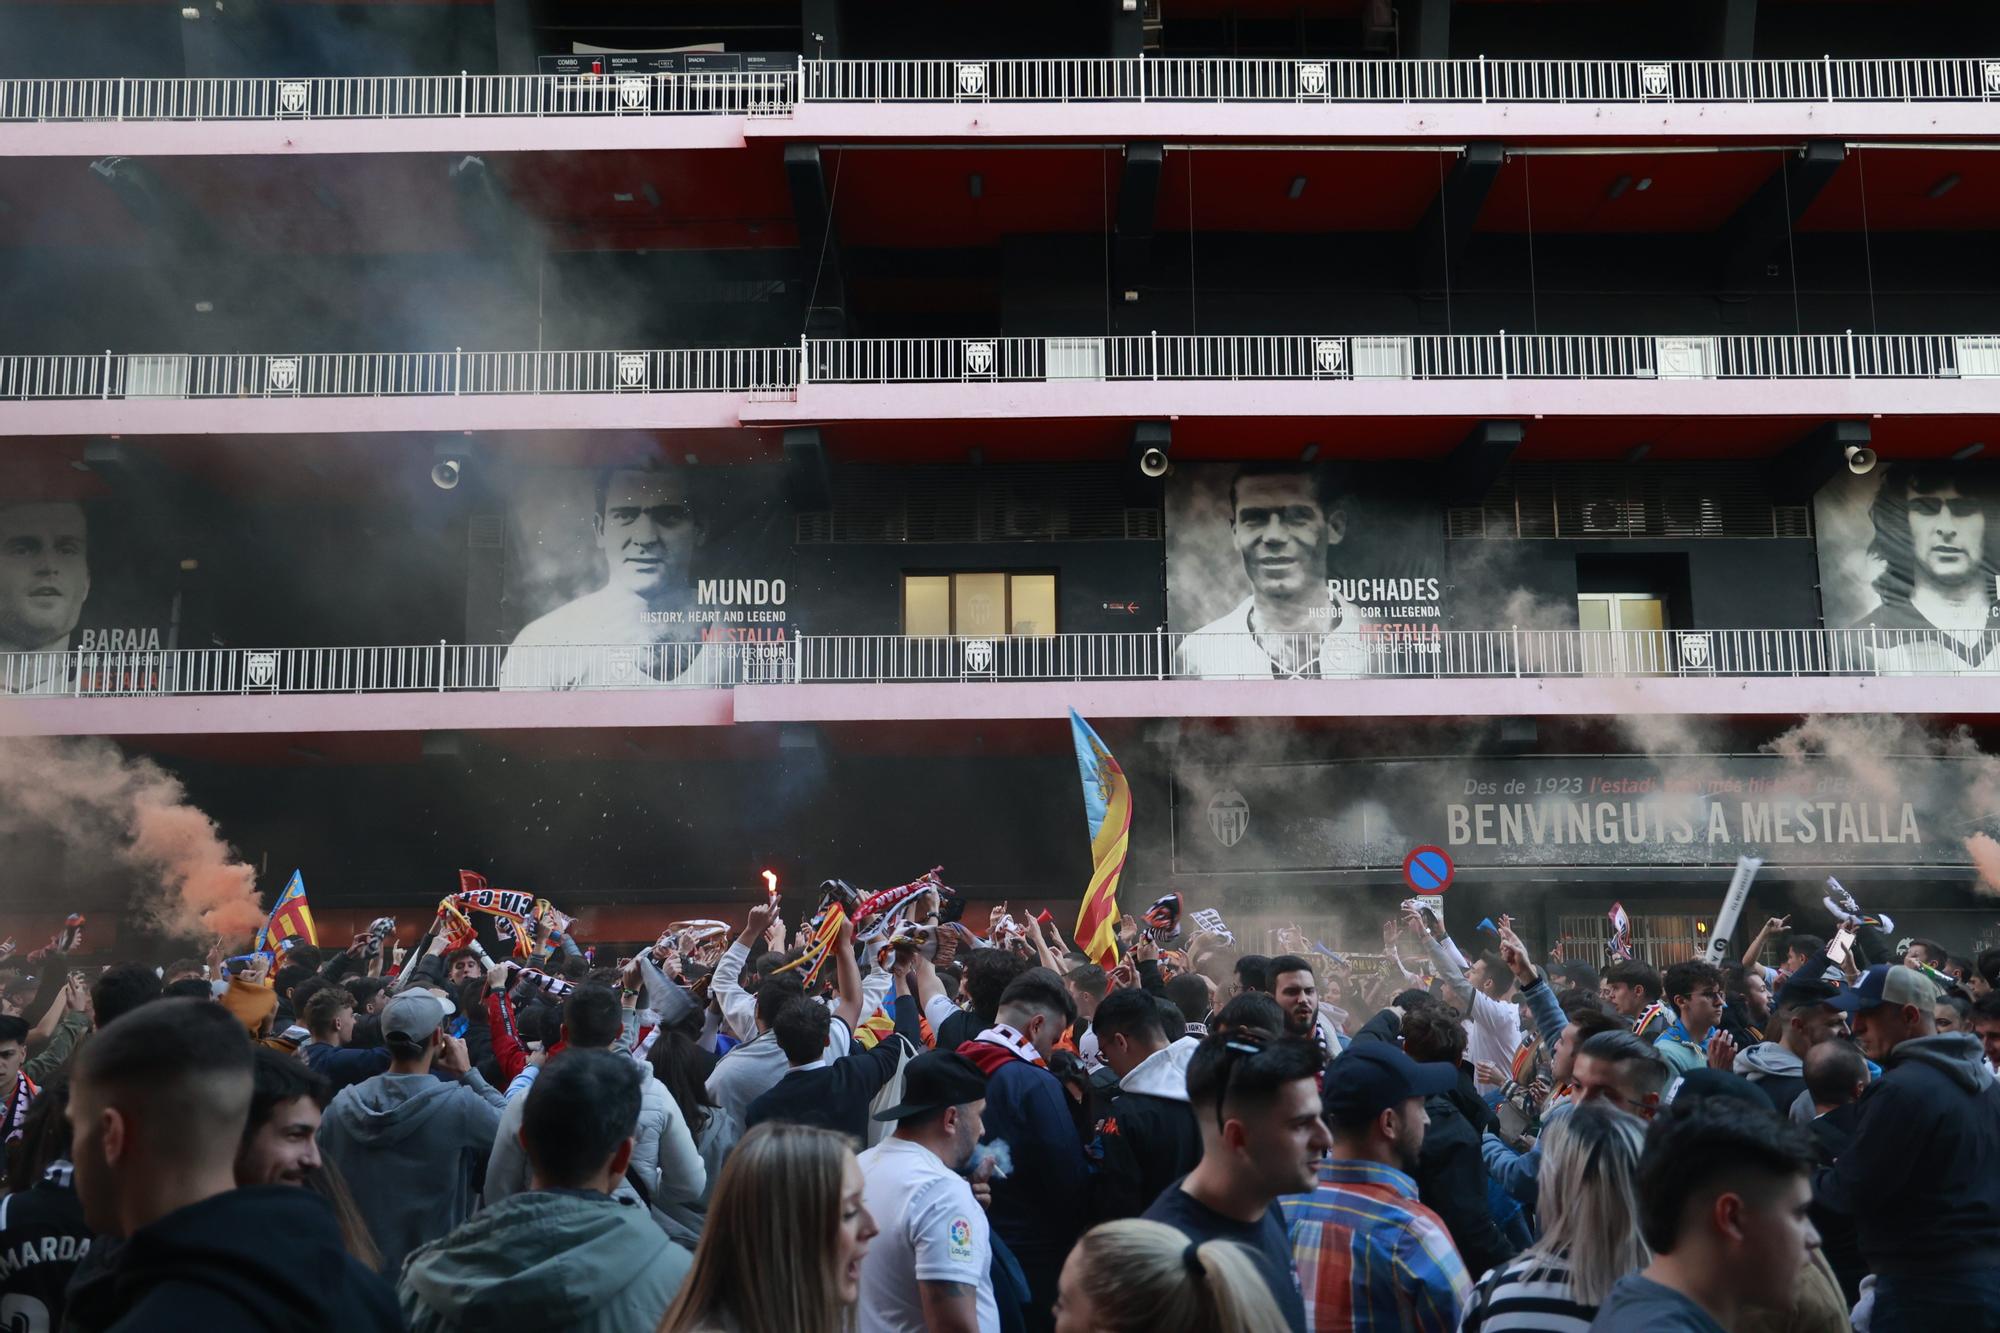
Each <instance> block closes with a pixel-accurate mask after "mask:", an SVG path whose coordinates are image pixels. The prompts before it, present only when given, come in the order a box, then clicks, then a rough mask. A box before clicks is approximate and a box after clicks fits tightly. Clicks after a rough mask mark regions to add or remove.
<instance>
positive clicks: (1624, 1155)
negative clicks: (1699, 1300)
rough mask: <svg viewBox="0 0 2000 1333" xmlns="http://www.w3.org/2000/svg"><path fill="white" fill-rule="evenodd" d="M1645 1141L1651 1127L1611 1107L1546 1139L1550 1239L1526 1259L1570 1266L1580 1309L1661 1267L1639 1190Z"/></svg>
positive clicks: (1544, 1195)
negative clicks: (1644, 1233)
mask: <svg viewBox="0 0 2000 1333" xmlns="http://www.w3.org/2000/svg"><path fill="white" fill-rule="evenodd" d="M1645 1142H1646V1125H1645V1122H1644V1121H1642V1120H1640V1119H1639V1118H1638V1117H1637V1116H1631V1115H1627V1114H1625V1113H1624V1112H1623V1111H1615V1110H1612V1109H1611V1108H1610V1107H1606V1106H1579V1107H1577V1108H1576V1110H1574V1111H1572V1112H1570V1113H1569V1115H1567V1116H1566V1117H1564V1118H1563V1119H1561V1120H1558V1121H1557V1122H1556V1123H1555V1124H1554V1125H1553V1126H1551V1127H1550V1128H1549V1129H1548V1130H1547V1131H1545V1132H1544V1133H1543V1135H1542V1163H1541V1168H1540V1171H1539V1173H1538V1175H1537V1179H1538V1180H1539V1182H1540V1191H1539V1193H1538V1196H1537V1198H1538V1203H1537V1206H1536V1209H1535V1213H1536V1218H1537V1220H1538V1221H1539V1222H1540V1223H1541V1227H1542V1234H1541V1237H1540V1239H1538V1240H1536V1242H1535V1243H1534V1244H1533V1245H1531V1246H1529V1247H1528V1248H1527V1250H1525V1251H1524V1252H1523V1253H1522V1258H1524V1259H1525V1258H1538V1259H1559V1260H1562V1261H1563V1262H1564V1263H1566V1264H1567V1265H1568V1267H1569V1293H1570V1298H1571V1299H1572V1300H1574V1301H1577V1302H1578V1303H1580V1304H1583V1305H1601V1304H1603V1302H1604V1298H1605V1297H1606V1296H1608V1295H1610V1294H1611V1287H1612V1284H1613V1283H1615V1282H1617V1281H1618V1279H1619V1278H1621V1277H1624V1276H1625V1275H1626V1274H1627V1273H1636V1272H1638V1271H1639V1270H1640V1269H1642V1268H1644V1267H1645V1266H1646V1265H1647V1264H1649V1263H1651V1262H1652V1261H1653V1253H1652V1251H1651V1250H1650V1249H1648V1248H1647V1247H1646V1242H1645V1240H1644V1239H1643V1238H1642V1237H1641V1236H1640V1235H1639V1202H1638V1192H1637V1190H1636V1188H1635V1187H1634V1185H1633V1179H1634V1177H1635V1176H1636V1175H1637V1174H1638V1170H1639V1153H1640V1150H1641V1149H1642V1148H1643V1147H1644V1146H1645Z"/></svg>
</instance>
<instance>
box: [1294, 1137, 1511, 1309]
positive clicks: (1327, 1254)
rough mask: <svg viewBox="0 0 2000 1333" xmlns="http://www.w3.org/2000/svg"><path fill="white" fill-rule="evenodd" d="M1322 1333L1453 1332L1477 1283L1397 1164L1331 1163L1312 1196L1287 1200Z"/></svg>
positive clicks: (1298, 1259) (1303, 1280)
mask: <svg viewBox="0 0 2000 1333" xmlns="http://www.w3.org/2000/svg"><path fill="white" fill-rule="evenodd" d="M1282 1203H1283V1206H1284V1211H1285V1225H1286V1227H1287V1229H1288V1230H1289V1231H1290V1233H1291V1240H1292V1260H1293V1263H1294V1265H1295V1266H1296V1268H1297V1269H1298V1275H1299V1287H1300V1290H1301V1291H1302V1292H1303V1294H1304V1296H1305V1302H1306V1324H1307V1326H1308V1327H1310V1328H1312V1329H1314V1330H1315V1333H1393V1331H1395V1330H1408V1333H1453V1330H1455V1329H1457V1327H1458V1316H1459V1311H1460V1310H1462V1309H1463V1308H1464V1306H1465V1302H1466V1298H1467V1297H1468V1296H1469V1295H1470V1294H1471V1291H1472V1281H1471V1279H1470V1278H1469V1277H1467V1276H1466V1272H1465V1264H1464V1263H1463V1262H1462V1261H1461V1260H1460V1259H1459V1257H1458V1249H1457V1247H1455V1246H1454V1245H1453V1244H1452V1243H1451V1233H1450V1232H1448V1231H1446V1230H1445V1226H1444V1223H1443V1222H1442V1221H1440V1220H1439V1218H1438V1215H1437V1214H1436V1213H1434V1212H1432V1211H1431V1210H1430V1209H1428V1208H1426V1207H1424V1205H1422V1204H1421V1203H1418V1202H1417V1182H1416V1181H1414V1180H1412V1179H1410V1177H1409V1176H1407V1175H1405V1174H1404V1173H1403V1172H1401V1171H1398V1170H1396V1169H1395V1168H1394V1167H1391V1166H1382V1165H1380V1164H1379V1163H1375V1162H1362V1161H1352V1160H1346V1159H1330V1160H1328V1161H1325V1162H1322V1163H1320V1168H1319V1185H1318V1187H1317V1188H1315V1189H1314V1190H1313V1192H1312V1193H1311V1194H1299V1195H1294V1196H1292V1197H1290V1198H1287V1199H1284V1200H1282Z"/></svg>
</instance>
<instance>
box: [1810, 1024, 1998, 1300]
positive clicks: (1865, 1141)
mask: <svg viewBox="0 0 2000 1333" xmlns="http://www.w3.org/2000/svg"><path fill="white" fill-rule="evenodd" d="M1859 1106H1860V1108H1861V1110H1860V1120H1859V1124H1858V1125H1857V1126H1856V1128H1855V1131H1854V1141H1853V1142H1852V1143H1850V1144H1849V1145H1848V1146H1847V1150H1846V1151H1845V1152H1843V1153H1842V1154H1841V1155H1840V1159H1839V1161H1837V1162H1835V1163H1834V1165H1833V1166H1832V1167H1831V1168H1829V1169H1825V1170H1822V1171H1820V1172H1819V1173H1818V1174H1817V1175H1816V1176H1815V1177H1814V1179H1813V1198H1814V1200H1815V1201H1816V1202H1818V1203H1820V1204H1821V1205H1823V1206H1824V1207H1826V1208H1828V1209H1829V1210H1831V1211H1832V1212H1835V1213H1839V1214H1842V1215H1844V1216H1847V1217H1850V1218H1852V1219H1853V1220H1854V1227H1855V1235H1856V1238H1857V1239H1858V1240H1859V1241H1860V1245H1861V1253H1862V1254H1863V1255H1864V1256H1865V1257H1866V1258H1867V1260H1868V1266H1869V1268H1870V1269H1872V1270H1873V1271H1874V1272H1876V1273H1878V1274H1888V1275H1891V1276H1922V1275H1924V1274H1926V1273H1941V1272H1953V1273H1969V1272H1979V1271H1984V1272H1991V1271H1993V1269H1994V1268H1996V1267H2000V1084H1996V1083H1995V1082H1994V1080H1993V1075H1992V1073H1991V1072H1990V1071H1989V1070H1988V1069H1987V1068H1986V1062H1985V1059H1984V1057H1983V1055H1982V1053H1981V1051H1980V1048H1979V1039H1978V1038H1977V1037H1974V1036H1972V1035H1971V1034H1970V1033H1965V1032H1942V1033H1939V1034H1937V1035H1935V1036H1930V1037H1914V1038H1912V1039H1911V1040H1909V1041H1906V1042H1904V1043H1902V1044H1901V1045H1899V1046H1898V1047H1896V1049H1895V1050H1894V1051H1892V1052H1890V1054H1889V1063H1888V1068H1887V1069H1886V1070H1885V1071H1884V1072H1883V1074H1882V1077H1881V1078H1879V1079H1877V1080H1876V1081H1875V1083H1874V1085H1873V1086H1872V1087H1870V1088H1869V1089H1868V1091H1866V1092H1864V1093H1862V1094H1861V1101H1860V1103H1859Z"/></svg>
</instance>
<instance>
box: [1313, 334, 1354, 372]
mask: <svg viewBox="0 0 2000 1333" xmlns="http://www.w3.org/2000/svg"><path fill="white" fill-rule="evenodd" d="M1346 365H1347V346H1346V344H1345V342H1344V341H1343V340H1342V339H1339V338H1317V339H1315V340H1314V341H1313V368H1314V369H1316V370H1317V371H1319V373H1320V374H1322V375H1338V374H1339V373H1340V372H1341V370H1342V368H1344V367H1345V366H1346Z"/></svg>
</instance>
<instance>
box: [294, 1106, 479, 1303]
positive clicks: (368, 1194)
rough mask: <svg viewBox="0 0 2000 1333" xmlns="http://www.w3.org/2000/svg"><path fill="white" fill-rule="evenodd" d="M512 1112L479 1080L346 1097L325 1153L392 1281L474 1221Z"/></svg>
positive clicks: (334, 1110) (330, 1114)
mask: <svg viewBox="0 0 2000 1333" xmlns="http://www.w3.org/2000/svg"><path fill="white" fill-rule="evenodd" d="M506 1105H507V1101H506V1098H504V1097H502V1096H501V1095H500V1094H499V1093H497V1092H495V1091H494V1090H493V1089H492V1088H489V1087H488V1086H486V1080H485V1079H483V1078H481V1077H480V1076H479V1071H477V1070H474V1071H472V1072H471V1073H469V1074H467V1075H466V1076H465V1077H464V1079H463V1080H461V1081H459V1082H456V1083H447V1082H443V1081H441V1080H440V1079H438V1078H436V1077H434V1076H433V1075H430V1074H377V1075H376V1076H375V1077H374V1078H371V1079H368V1080H366V1081H364V1082H361V1083H357V1084H355V1085H354V1086H353V1087H351V1088H342V1089H341V1090H340V1093H339V1095H337V1096H336V1097H335V1098H334V1099H333V1103H332V1105H330V1106H328V1107H327V1108H326V1115H325V1118H324V1119H322V1120H321V1122H320V1127H319V1146H320V1151H321V1152H323V1153H325V1154H326V1155H327V1156H328V1157H330V1158H332V1159H333V1162H334V1165H335V1166H337V1167H339V1168H340V1174H341V1176H342V1177H343V1178H345V1180H346V1181H347V1188H348V1190H349V1191H350V1192H351V1193H352V1194H353V1195H354V1203H355V1206H356V1207H358V1208H359V1209H360V1210H361V1216H362V1218H363V1219H364V1220H365V1221H366V1222H367V1223H368V1232H369V1234H370V1235H372V1236H373V1237H374V1238H375V1244H376V1246H377V1247H379V1248H380V1249H381V1251H382V1271H383V1272H384V1273H394V1272H396V1271H397V1270H399V1269H401V1268H402V1266H403V1256H404V1255H406V1254H408V1253H409V1252H410V1251H411V1250H414V1249H416V1248H417V1247H418V1246H419V1245H423V1244H426V1243H427V1242H430V1241H434V1240H437V1239H438V1238H439V1237H441V1236H443V1235H445V1234H446V1233H447V1232H449V1231H450V1230H451V1229H452V1228H453V1227H456V1226H457V1225H459V1223H461V1222H463V1221H465V1219H466V1218H468V1217H470V1216H472V1209H473V1205H474V1203H475V1202H476V1200H477V1197H478V1196H477V1192H476V1190H475V1189H474V1183H475V1181H476V1180H477V1179H478V1177H479V1174H480V1170H481V1168H483V1166H484V1165H485V1162H486V1156H487V1153H488V1152H490V1151H491V1150H492V1147H493V1136H494V1134H495V1133H496V1132H497V1131H498V1130H499V1128H500V1112H501V1111H502V1110H503V1109H504V1108H505V1107H506Z"/></svg>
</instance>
